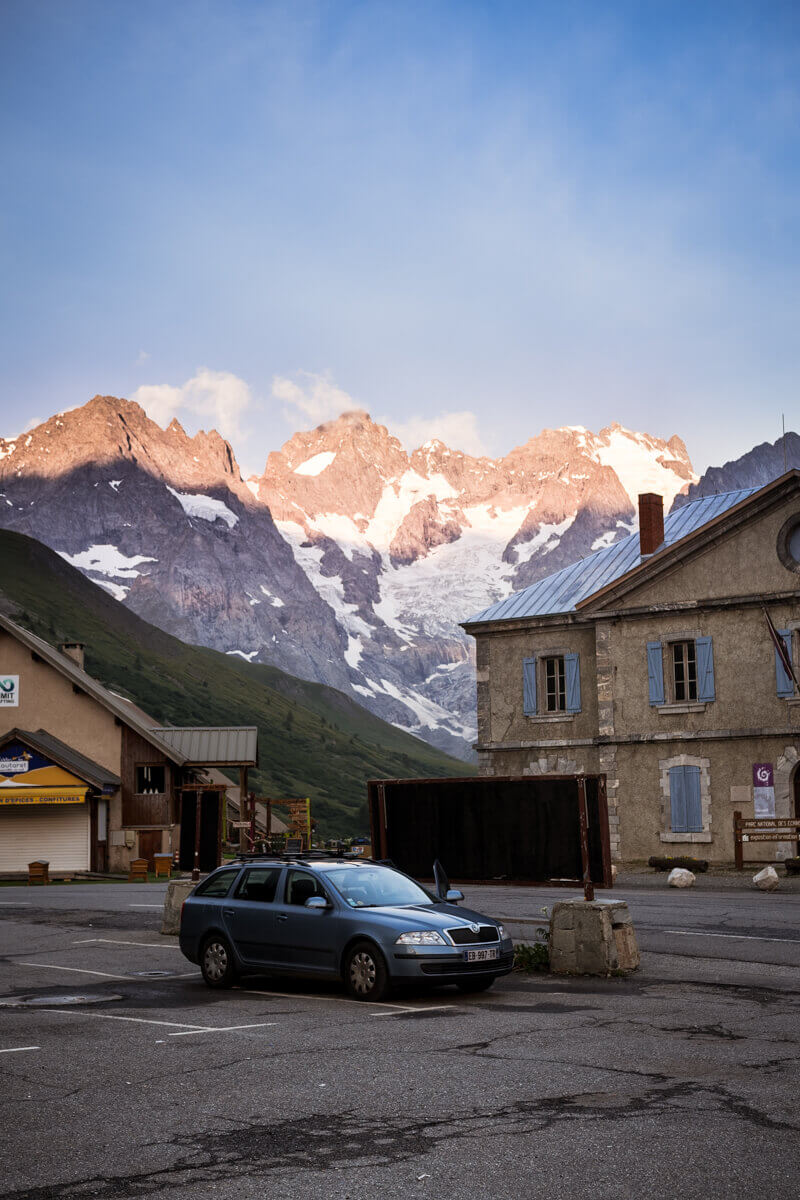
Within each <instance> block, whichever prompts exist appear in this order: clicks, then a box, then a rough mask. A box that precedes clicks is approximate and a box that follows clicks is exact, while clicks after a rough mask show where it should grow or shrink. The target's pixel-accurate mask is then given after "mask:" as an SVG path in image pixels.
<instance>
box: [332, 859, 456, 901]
mask: <svg viewBox="0 0 800 1200" xmlns="http://www.w3.org/2000/svg"><path fill="white" fill-rule="evenodd" d="M325 877H326V879H329V880H330V881H331V883H332V884H333V886H334V887H335V888H336V890H337V891H338V892H339V893H340V894H341V896H342V897H343V898H344V899H345V900H346V901H347V903H348V904H349V905H350V906H351V907H352V908H383V907H385V906H388V905H396V904H401V905H402V904H433V900H432V898H431V897H430V896H429V895H428V893H427V892H426V891H424V890H423V889H422V888H421V887H420V886H419V884H418V883H414V880H413V879H409V878H408V876H407V875H401V874H400V872H399V871H393V870H392V869H391V868H390V867H339V868H338V869H335V870H332V871H326V872H325Z"/></svg>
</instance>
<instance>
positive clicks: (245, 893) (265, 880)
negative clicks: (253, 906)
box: [236, 867, 281, 904]
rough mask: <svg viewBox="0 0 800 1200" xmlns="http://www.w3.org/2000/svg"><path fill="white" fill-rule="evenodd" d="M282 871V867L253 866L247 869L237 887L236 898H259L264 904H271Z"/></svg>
mask: <svg viewBox="0 0 800 1200" xmlns="http://www.w3.org/2000/svg"><path fill="white" fill-rule="evenodd" d="M280 873H281V868H280V867H251V868H250V869H249V870H248V871H245V873H244V875H243V877H242V881H241V883H240V884H239V886H238V887H237V889H236V899H237V900H259V901H261V903H262V904H271V903H272V901H273V900H274V899H275V889H276V888H277V886H278V879H279V877H280Z"/></svg>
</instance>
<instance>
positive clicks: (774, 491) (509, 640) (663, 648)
mask: <svg viewBox="0 0 800 1200" xmlns="http://www.w3.org/2000/svg"><path fill="white" fill-rule="evenodd" d="M639 502H640V532H639V533H637V534H633V535H631V536H630V537H627V538H625V539H624V540H623V541H620V542H617V543H616V544H615V545H613V546H610V547H607V548H605V549H601V550H598V551H597V552H596V553H594V554H591V555H589V556H588V557H587V558H585V559H583V560H582V561H580V562H578V563H575V564H573V565H572V566H569V567H565V568H564V569H563V570H561V571H558V572H556V573H555V574H553V575H550V576H548V577H547V578H545V579H541V580H539V581H537V582H536V583H533V584H532V585H531V586H529V587H527V588H525V589H524V590H523V591H521V592H518V593H516V594H515V595H512V596H510V597H509V598H508V599H506V600H503V601H501V602H499V603H497V604H494V605H492V606H491V607H490V608H487V609H486V610H485V611H484V612H481V613H478V614H477V615H476V616H474V617H472V618H470V620H469V621H467V622H465V624H464V626H463V628H464V629H465V630H467V632H468V633H470V634H472V635H473V636H474V637H475V640H476V643H477V647H476V648H477V679H478V742H477V744H476V749H477V751H478V756H479V771H480V772H481V773H482V774H484V775H562V774H571V773H575V772H585V773H587V774H604V775H605V777H606V784H607V794H608V807H609V822H610V830H611V850H612V856H613V858H614V859H615V860H616V861H621V860H627V861H633V860H641V859H646V858H648V857H649V856H650V855H652V854H690V855H694V856H697V857H703V858H708V859H710V860H713V861H718V862H719V861H724V862H730V861H732V860H733V858H734V840H733V813H734V811H737V810H738V811H741V813H742V815H743V816H745V817H747V816H750V817H752V816H754V815H755V816H761V815H763V816H772V815H777V816H779V817H780V816H783V817H788V816H795V815H800V768H798V761H799V760H800V694H798V689H797V686H796V683H795V679H794V676H800V669H797V668H794V667H793V664H798V663H800V472H798V471H790V472H788V473H787V474H786V475H784V476H782V477H781V478H780V479H778V480H776V481H775V482H773V483H770V484H768V485H767V486H766V487H761V488H757V489H756V488H754V489H750V490H747V491H736V492H729V493H727V494H725V495H716V496H705V497H702V498H700V499H698V500H694V501H691V502H689V503H687V504H685V505H684V506H683V507H680V508H678V509H676V510H675V511H674V512H672V513H670V515H669V516H668V517H667V518H666V520H665V519H664V515H663V508H662V500H661V497H660V496H655V495H646V496H641V497H640V498H639ZM768 618H769V619H771V621H772V623H773V625H774V628H775V631H776V636H775V639H774V640H773V637H772V634H771V632H770V627H769V620H768ZM781 643H782V647H783V649H784V651H785V652H784V653H783V654H782V653H780V651H779V648H780V646H781ZM787 668H791V671H790V670H789V669H787ZM796 853H797V849H796V844H795V843H790V842H787V843H782V844H776V843H766V842H765V843H758V844H756V843H752V844H751V845H750V846H749V848H748V852H747V856H746V857H747V858H749V859H752V860H755V861H757V860H762V861H768V860H770V859H775V858H784V857H787V856H788V855H791V854H796Z"/></svg>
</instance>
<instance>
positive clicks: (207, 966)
mask: <svg viewBox="0 0 800 1200" xmlns="http://www.w3.org/2000/svg"><path fill="white" fill-rule="evenodd" d="M200 970H201V971H202V972H203V979H205V981H206V983H207V984H208V986H209V987H212V988H228V987H230V986H231V984H232V983H233V982H234V980H235V979H236V966H235V964H234V961H233V954H232V952H231V948H230V946H229V945H228V943H227V942H226V941H225V938H224V937H222V936H221V934H218V933H212V934H211V935H210V936H209V937H207V938H206V940H205V941H204V942H203V948H202V950H201V951H200Z"/></svg>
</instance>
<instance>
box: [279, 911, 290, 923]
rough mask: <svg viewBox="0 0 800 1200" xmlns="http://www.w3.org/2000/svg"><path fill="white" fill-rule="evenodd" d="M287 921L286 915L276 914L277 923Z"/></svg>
mask: <svg viewBox="0 0 800 1200" xmlns="http://www.w3.org/2000/svg"><path fill="white" fill-rule="evenodd" d="M288 919H289V917H288V914H287V913H278V920H279V921H288Z"/></svg>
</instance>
